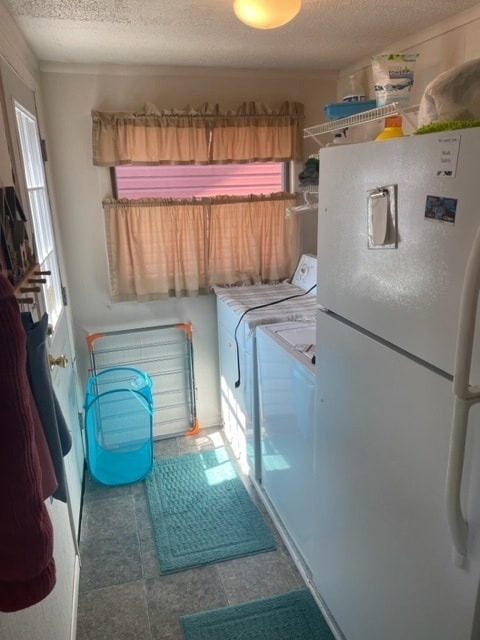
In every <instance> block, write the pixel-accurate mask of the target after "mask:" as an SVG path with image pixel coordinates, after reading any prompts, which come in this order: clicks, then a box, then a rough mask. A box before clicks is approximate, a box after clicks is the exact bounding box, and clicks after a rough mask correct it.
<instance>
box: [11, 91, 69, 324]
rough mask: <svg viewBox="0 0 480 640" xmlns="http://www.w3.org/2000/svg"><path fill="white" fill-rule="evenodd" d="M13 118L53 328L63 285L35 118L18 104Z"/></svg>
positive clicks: (60, 303) (61, 303) (58, 310)
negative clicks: (45, 279)
mask: <svg viewBox="0 0 480 640" xmlns="http://www.w3.org/2000/svg"><path fill="white" fill-rule="evenodd" d="M15 118H16V121H17V128H18V136H19V140H20V149H21V152H22V159H23V166H24V170H25V181H26V187H27V192H28V199H29V203H30V211H31V214H32V224H33V232H34V234H35V248H36V256H37V260H38V262H39V265H40V269H41V271H50V273H51V277H49V278H48V285H46V288H45V291H46V296H45V305H46V311H47V313H48V317H49V321H50V323H51V324H52V325H53V327H55V325H56V323H57V320H58V318H59V316H60V313H61V311H62V308H63V299H62V286H61V281H60V273H59V270H58V263H57V254H56V248H55V239H54V235H53V226H52V219H51V212H50V203H49V199H48V191H47V182H46V178H45V171H44V167H43V158H42V152H41V148H40V135H39V131H38V125H37V119H36V117H35V116H34V115H33V114H32V113H30V112H29V111H27V110H26V109H25V108H24V107H22V106H21V105H20V104H19V103H18V102H15Z"/></svg>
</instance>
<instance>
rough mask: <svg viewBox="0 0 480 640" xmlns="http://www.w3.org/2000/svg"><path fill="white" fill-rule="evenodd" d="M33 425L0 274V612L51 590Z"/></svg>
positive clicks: (11, 307) (15, 321) (9, 296)
mask: <svg viewBox="0 0 480 640" xmlns="http://www.w3.org/2000/svg"><path fill="white" fill-rule="evenodd" d="M35 419H36V417H35V413H34V407H33V398H32V393H31V389H30V385H29V382H28V377H27V369H26V335H25V331H24V329H23V326H22V322H21V317H20V310H19V306H18V302H17V299H16V298H15V292H14V290H13V287H12V286H11V284H10V283H9V282H8V280H7V279H6V278H5V277H4V276H3V275H2V274H1V273H0V497H1V498H0V611H18V610H19V609H25V608H26V607H29V606H31V605H33V604H36V603H37V602H39V601H40V600H43V598H45V597H46V596H47V595H48V594H49V593H50V592H51V590H52V589H53V587H54V586H55V562H54V559H53V527H52V523H51V521H50V517H49V515H48V511H47V508H46V505H45V503H44V501H43V495H42V472H41V467H40V461H39V456H38V451H37V448H36V439H35Z"/></svg>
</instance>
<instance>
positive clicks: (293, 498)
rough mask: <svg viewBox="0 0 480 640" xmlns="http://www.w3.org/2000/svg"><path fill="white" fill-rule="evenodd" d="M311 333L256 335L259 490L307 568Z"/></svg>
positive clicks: (310, 545) (272, 330) (271, 329)
mask: <svg viewBox="0 0 480 640" xmlns="http://www.w3.org/2000/svg"><path fill="white" fill-rule="evenodd" d="M315 333H316V325H315V323H312V324H304V323H280V324H274V325H267V326H262V327H259V328H258V330H257V363H258V379H259V405H260V437H261V460H262V491H263V492H264V494H265V496H266V497H267V498H268V501H269V503H270V505H271V506H273V508H274V510H275V512H276V514H277V516H278V518H279V520H280V522H281V524H282V525H283V527H284V529H285V531H286V532H287V533H288V535H289V537H290V539H291V541H292V542H293V543H294V545H295V547H296V550H297V551H298V553H299V554H300V556H301V557H302V558H303V561H304V563H305V564H306V565H307V567H308V566H310V561H311V557H312V554H313V551H314V549H315V540H314V520H313V510H312V505H313V504H314V503H315V502H314V493H313V492H314V451H315V447H314V444H315V443H314V424H315V421H314V405H315V357H316V356H315V350H316V347H315Z"/></svg>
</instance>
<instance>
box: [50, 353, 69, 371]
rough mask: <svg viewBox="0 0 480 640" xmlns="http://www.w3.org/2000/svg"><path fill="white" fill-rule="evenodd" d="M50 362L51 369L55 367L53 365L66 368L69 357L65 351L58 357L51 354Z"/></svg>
mask: <svg viewBox="0 0 480 640" xmlns="http://www.w3.org/2000/svg"><path fill="white" fill-rule="evenodd" d="M48 362H49V364H50V369H53V367H62V369H65V367H66V366H67V362H68V358H67V356H66V355H65V354H64V353H62V355H61V356H58V357H57V358H55V357H54V356H52V355H50V354H49V356H48Z"/></svg>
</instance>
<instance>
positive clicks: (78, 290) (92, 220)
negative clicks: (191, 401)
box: [40, 64, 337, 426]
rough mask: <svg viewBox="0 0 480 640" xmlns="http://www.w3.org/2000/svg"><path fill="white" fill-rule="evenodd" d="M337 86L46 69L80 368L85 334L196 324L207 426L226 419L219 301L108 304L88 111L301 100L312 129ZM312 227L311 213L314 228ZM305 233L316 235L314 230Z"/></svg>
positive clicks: (318, 79) (324, 76)
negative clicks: (218, 329)
mask: <svg viewBox="0 0 480 640" xmlns="http://www.w3.org/2000/svg"><path fill="white" fill-rule="evenodd" d="M336 80H337V74H336V73H335V72H328V73H325V72H324V73H321V74H320V73H319V74H294V73H282V72H268V73H266V72H262V73H259V72H255V71H236V72H235V71H233V72H232V71H228V72H225V71H219V70H205V69H201V70H200V69H195V70H194V69H184V68H182V69H165V68H151V67H141V68H125V67H96V68H92V67H83V68H82V67H79V66H75V67H66V66H64V65H53V64H49V65H43V66H42V68H41V73H40V82H41V90H42V96H43V105H44V111H45V113H46V124H47V140H48V156H49V165H51V171H52V174H53V175H54V188H55V196H56V203H57V208H58V213H59V222H60V229H61V236H62V245H63V248H64V253H65V256H66V263H67V274H68V281H69V288H70V290H69V296H70V300H71V304H72V307H73V316H74V322H75V327H76V346H77V357H78V362H79V370H80V371H83V374H84V376H85V375H86V373H87V368H88V364H89V363H88V354H87V351H86V343H85V336H86V334H87V333H89V332H97V331H108V330H112V329H117V328H123V327H126V326H128V327H132V326H142V325H143V326H149V325H153V324H168V323H171V322H186V321H191V322H192V324H193V342H194V361H195V372H196V384H197V390H198V393H197V409H198V417H199V420H200V425H201V426H209V425H215V424H219V423H220V419H221V418H220V400H219V390H218V380H219V377H218V361H217V360H218V350H217V332H216V307H215V297H214V295H213V294H212V295H209V296H202V297H199V298H194V299H192V298H189V299H187V298H183V299H170V300H168V301H161V302H149V303H141V304H140V303H132V302H128V303H117V304H111V303H110V297H109V283H108V264H107V256H106V250H105V232H104V223H103V210H102V205H101V202H102V198H103V197H104V196H105V195H110V194H111V186H110V175H109V170H108V169H106V168H101V167H94V166H93V164H92V152H91V110H92V109H99V110H104V111H122V110H124V111H132V110H133V111H140V110H142V108H143V105H144V103H145V102H153V103H154V104H156V105H157V106H159V107H178V108H183V107H185V106H186V105H187V104H192V105H195V106H198V105H200V104H202V103H204V102H214V103H219V104H220V105H221V106H222V108H236V107H238V106H239V105H240V104H241V103H242V102H243V101H245V100H256V101H260V102H264V103H266V104H268V105H270V106H272V107H276V106H279V105H280V104H281V103H282V102H283V101H285V100H292V101H294V100H295V101H299V102H303V103H304V104H305V108H306V114H307V121H306V126H309V125H310V124H314V123H315V122H316V121H317V120H318V119H319V118H320V117H322V110H323V105H324V104H325V103H326V102H331V101H332V99H334V96H335V91H336ZM314 150H315V149H314V148H312V149H311V150H310V151H314ZM300 169H301V167H300V168H299V170H300ZM295 178H296V176H295ZM305 219H307V218H305ZM315 221H316V218H315V217H314V216H313V217H311V219H310V222H315ZM306 237H309V238H315V237H316V234H315V231H313V233H309V234H306ZM314 248H315V247H312V246H310V247H309V249H310V250H312V249H314Z"/></svg>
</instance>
